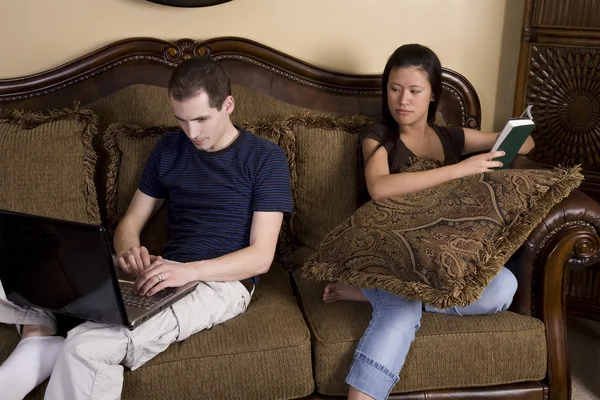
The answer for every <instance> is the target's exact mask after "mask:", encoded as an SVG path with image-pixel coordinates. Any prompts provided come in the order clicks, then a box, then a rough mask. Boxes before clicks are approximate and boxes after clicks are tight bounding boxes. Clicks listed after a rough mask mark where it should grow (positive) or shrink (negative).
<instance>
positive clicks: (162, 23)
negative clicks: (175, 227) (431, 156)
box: [0, 0, 524, 130]
mask: <svg viewBox="0 0 600 400" xmlns="http://www.w3.org/2000/svg"><path fill="white" fill-rule="evenodd" d="M523 3H524V0H233V1H232V2H230V3H226V4H222V5H219V6H214V7H208V8H196V9H185V8H173V7H165V6H160V5H156V4H153V3H149V2H147V1H145V0H51V1H50V0H1V1H0V37H2V38H3V41H2V42H3V46H2V47H3V48H2V56H0V78H12V77H17V76H23V75H28V74H33V73H36V72H41V71H44V70H46V69H49V68H53V67H56V66H58V65H60V64H62V63H65V62H67V61H69V60H71V59H73V58H75V57H79V56H81V55H84V54H86V53H88V52H90V51H92V50H95V49H97V48H98V47H101V46H104V45H106V44H109V43H111V42H113V41H116V40H119V39H123V38H128V37H136V36H149V37H156V38H161V39H167V40H174V39H180V38H183V37H189V38H193V39H196V40H203V39H208V38H214V37H218V36H241V37H246V38H249V39H253V40H256V41H259V42H261V43H264V44H266V45H268V46H271V47H274V48H276V49H278V50H281V51H283V52H285V53H288V54H290V55H293V56H295V57H298V58H300V59H303V60H306V61H308V62H310V63H313V64H316V65H318V66H322V67H327V68H331V69H335V70H340V71H345V72H354V73H378V72H381V71H382V70H383V67H384V65H385V62H386V60H387V57H388V56H389V54H390V53H391V52H392V51H393V50H394V49H395V48H396V47H398V46H399V45H401V44H403V43H410V42H418V43H421V44H424V45H427V46H429V47H431V48H432V49H433V50H434V51H435V52H436V53H437V54H438V56H439V57H440V59H441V60H442V64H443V65H444V66H446V67H448V68H451V69H454V70H455V71H458V72H459V73H461V74H463V75H464V76H466V77H467V78H468V79H469V80H470V81H471V83H472V84H473V85H474V86H475V89H476V90H477V92H478V94H479V97H480V99H481V104H482V108H483V110H482V111H483V121H482V125H483V129H484V130H490V129H492V128H495V129H500V128H501V126H502V125H503V121H504V120H505V119H506V118H507V117H509V116H510V115H511V111H512V102H513V94H514V85H515V77H516V66H517V60H518V47H519V37H520V27H521V21H522V10H523ZM34 10H35V11H34Z"/></svg>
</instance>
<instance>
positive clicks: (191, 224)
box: [0, 57, 292, 400]
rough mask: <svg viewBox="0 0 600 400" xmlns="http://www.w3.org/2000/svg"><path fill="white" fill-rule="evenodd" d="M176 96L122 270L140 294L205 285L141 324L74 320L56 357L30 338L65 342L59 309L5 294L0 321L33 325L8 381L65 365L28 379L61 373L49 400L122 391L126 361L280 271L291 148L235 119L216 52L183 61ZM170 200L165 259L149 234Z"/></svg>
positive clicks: (245, 297)
mask: <svg viewBox="0 0 600 400" xmlns="http://www.w3.org/2000/svg"><path fill="white" fill-rule="evenodd" d="M169 97H170V100H171V105H172V108H173V112H174V114H175V117H176V118H177V120H178V121H179V124H180V126H181V128H182V131H179V132H172V133H167V134H165V135H163V137H162V138H161V139H160V140H159V142H158V143H157V145H156V147H155V148H154V150H153V151H152V154H151V155H150V157H149V159H148V162H147V164H146V168H145V170H144V173H143V175H142V178H141V181H140V185H139V188H138V190H137V191H136V192H135V195H134V196H133V199H132V200H131V203H130V205H129V208H128V210H127V212H126V214H125V216H124V217H123V219H122V220H121V222H120V223H119V226H118V227H117V230H116V232H115V238H114V246H115V250H116V253H117V262H118V265H119V266H120V268H122V269H123V271H125V272H126V273H129V274H134V275H135V276H136V277H137V279H136V281H135V285H134V291H135V292H137V293H138V294H140V295H144V296H152V295H153V294H155V293H157V292H158V291H160V290H162V289H164V288H166V287H179V286H182V285H184V284H186V283H188V282H191V281H200V284H199V285H198V287H197V288H196V289H195V290H194V292H192V293H191V294H189V295H188V296H186V297H184V298H183V299H181V300H179V301H178V302H176V303H175V304H173V306H172V307H170V308H169V309H167V310H164V311H162V312H161V313H159V314H157V315H156V316H154V317H153V318H151V319H150V320H148V321H147V322H145V323H143V324H142V325H140V326H139V327H138V328H137V329H135V330H134V331H129V330H128V329H126V328H123V327H118V326H110V325H106V324H100V323H94V322H86V323H83V324H81V325H79V326H77V327H75V328H73V329H72V330H71V331H70V332H69V333H68V335H67V338H66V340H65V341H64V344H63V343H62V341H61V340H60V338H57V339H58V342H54V343H56V344H54V346H53V347H52V349H53V352H52V357H53V358H52V357H50V356H48V355H47V354H46V353H44V352H42V351H41V349H42V348H45V347H46V346H47V344H46V345H43V346H29V347H28V346H24V345H23V344H28V343H27V341H29V342H32V341H35V340H38V341H39V343H41V341H43V340H46V341H47V340H48V339H49V338H56V337H55V336H51V335H52V334H54V332H55V329H56V325H55V322H54V320H53V319H52V318H51V316H48V315H47V314H45V313H43V312H37V311H35V310H34V311H33V312H34V315H31V311H30V310H23V309H21V308H20V307H18V306H15V305H14V304H10V303H8V302H6V301H5V302H4V303H3V304H1V305H2V308H6V309H7V310H10V312H4V310H2V309H0V321H1V322H4V323H20V324H23V325H25V326H24V328H23V337H24V339H23V340H22V341H21V343H20V344H19V345H18V346H17V349H19V348H20V347H22V348H23V349H27V348H29V349H30V350H29V351H28V352H24V351H19V352H16V351H15V352H13V354H12V355H11V357H9V359H8V360H7V361H6V362H5V364H8V367H7V368H4V367H5V364H3V366H2V367H0V386H3V385H2V382H3V379H18V378H16V375H17V374H24V373H25V372H24V370H25V369H26V368H24V366H25V365H29V366H30V367H29V369H31V365H38V364H45V367H44V368H45V369H44V371H46V370H48V366H50V367H51V366H52V365H53V367H54V368H53V369H52V368H50V369H51V371H47V372H46V373H45V374H44V373H39V374H37V376H35V379H33V378H30V379H29V380H27V381H28V382H29V384H30V385H32V384H33V382H35V384H39V382H41V381H43V380H44V379H45V378H46V377H47V376H48V375H50V372H51V374H52V375H51V378H50V383H49V385H48V388H47V390H46V398H47V399H77V400H79V399H91V398H93V399H116V398H119V397H120V394H121V390H122V384H123V367H122V366H121V364H122V365H125V366H127V367H129V368H131V369H132V370H133V369H136V368H138V367H140V366H141V365H143V364H144V363H145V362H146V361H148V360H150V359H151V358H153V357H154V356H156V355H157V354H159V353H160V352H162V351H164V350H165V349H166V348H167V347H168V346H169V345H170V344H171V343H173V342H175V341H181V340H184V339H186V338H187V337H189V336H190V335H192V334H194V333H196V332H199V331H201V330H203V329H206V328H210V327H211V326H213V325H216V324H219V323H222V322H225V321H227V320H228V319H231V318H233V317H235V316H237V315H239V314H241V313H243V312H244V311H245V310H246V307H247V306H248V304H249V302H250V298H251V295H252V294H251V292H252V291H253V284H252V282H253V278H254V277H256V276H258V275H261V274H264V273H265V272H267V271H268V270H269V267H270V265H271V262H272V261H273V257H274V253H275V246H276V244H277V238H278V235H279V230H280V228H281V223H282V219H283V213H291V210H292V199H291V189H290V181H289V173H288V169H287V161H286V158H285V155H284V153H283V151H282V150H281V149H280V148H279V147H277V146H276V145H274V144H272V143H271V142H269V141H267V140H264V139H261V138H258V137H256V136H254V135H253V134H251V133H250V132H246V131H243V130H240V129H238V128H236V127H235V126H234V125H233V124H232V122H231V119H230V115H231V113H232V112H233V110H234V108H235V102H234V99H233V97H232V96H231V87H230V83H229V79H228V77H227V75H226V73H225V71H224V70H223V68H222V67H221V66H220V65H218V64H217V63H216V62H215V61H213V60H211V59H210V58H208V57H206V58H192V59H189V60H187V61H185V62H184V63H182V64H181V65H180V66H178V67H177V68H176V69H175V70H174V72H173V74H172V76H171V79H170V82H169ZM167 199H168V200H167ZM165 201H168V227H169V241H168V243H167V244H166V245H165V247H164V249H163V254H162V255H152V254H149V253H148V250H147V249H146V248H144V247H143V246H141V244H140V239H139V237H140V232H141V231H142V230H143V228H144V226H145V225H146V223H147V222H148V221H149V220H150V218H151V217H152V215H153V214H154V213H155V212H156V211H157V210H158V209H160V208H161V207H162V206H163V204H164V203H165ZM27 312H30V313H29V314H27V315H28V318H24V317H23V315H24V313H27ZM21 353H24V355H20V354H21ZM13 356H14V357H13ZM54 360H55V362H54ZM36 363H37V364H36ZM6 377H8V378H6ZM11 377H12V378H11ZM32 388H33V386H31V387H29V388H26V387H25V388H22V389H21V392H22V391H23V390H27V391H26V392H25V393H24V394H18V395H20V396H21V397H22V396H24V395H25V394H26V393H27V392H28V391H29V390H31V389H32ZM15 398H19V397H15Z"/></svg>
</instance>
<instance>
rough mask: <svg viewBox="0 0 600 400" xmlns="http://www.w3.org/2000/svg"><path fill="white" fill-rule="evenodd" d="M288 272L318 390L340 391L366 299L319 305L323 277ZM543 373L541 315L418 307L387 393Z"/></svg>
mask: <svg viewBox="0 0 600 400" xmlns="http://www.w3.org/2000/svg"><path fill="white" fill-rule="evenodd" d="M293 277H294V280H295V282H296V285H297V288H298V295H299V297H300V301H301V304H302V306H301V307H302V308H303V312H304V314H305V316H306V319H307V321H308V325H309V329H310V331H311V334H312V341H313V353H314V370H315V382H316V387H317V391H318V392H319V393H321V394H324V395H344V394H346V393H347V391H348V387H347V385H346V384H345V383H344V379H345V377H346V374H347V373H348V370H349V367H350V363H351V360H352V357H353V355H354V350H355V349H356V346H357V344H358V341H359V340H360V338H361V337H362V334H363V333H364V331H365V329H366V328H367V326H368V324H369V320H370V317H371V306H370V304H369V303H359V302H336V303H331V304H323V302H322V300H321V299H322V295H323V289H324V287H325V284H324V283H315V282H313V281H308V280H305V279H303V278H302V277H301V271H300V269H295V270H294V272H293ZM545 375H546V336H545V329H544V325H543V323H542V322H541V321H539V320H537V319H535V318H531V317H526V316H523V315H520V314H515V313H512V312H508V311H506V312H502V313H499V314H495V315H486V316H477V317H454V316H446V315H438V314H432V313H424V314H423V318H422V321H421V328H420V330H419V331H418V332H417V335H416V339H415V341H414V342H413V344H412V346H411V349H410V352H409V354H408V358H407V360H406V364H405V365H404V369H403V370H402V372H401V374H400V381H399V382H398V384H397V385H396V387H395V388H394V389H393V390H392V393H402V392H412V391H421V390H434V389H448V388H460V387H476V386H489V385H500V384H507V383H514V382H523V381H537V380H540V379H543V378H544V376H545Z"/></svg>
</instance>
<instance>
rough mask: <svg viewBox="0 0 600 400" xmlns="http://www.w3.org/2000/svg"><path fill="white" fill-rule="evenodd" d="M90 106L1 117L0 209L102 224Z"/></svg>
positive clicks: (12, 112) (17, 112)
mask: <svg viewBox="0 0 600 400" xmlns="http://www.w3.org/2000/svg"><path fill="white" fill-rule="evenodd" d="M97 123H98V122H97V118H96V116H95V115H94V114H93V113H92V112H91V111H90V110H81V109H64V110H61V111H53V112H50V113H45V114H43V113H29V112H21V111H14V110H12V111H10V110H9V111H5V112H3V114H2V116H0V170H1V171H2V173H1V174H0V187H1V188H2V190H0V209H6V210H11V211H19V212H25V213H30V214H38V215H43V216H47V217H54V218H61V219H67V220H72V221H79V222H86V223H93V224H99V223H100V213H99V209H98V199H97V197H96V189H95V186H94V168H95V163H96V153H95V152H94V150H93V148H92V138H93V136H94V135H95V134H96V132H97Z"/></svg>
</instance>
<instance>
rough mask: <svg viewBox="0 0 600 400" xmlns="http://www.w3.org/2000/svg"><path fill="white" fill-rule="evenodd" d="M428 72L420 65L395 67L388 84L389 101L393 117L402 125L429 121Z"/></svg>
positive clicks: (429, 88) (429, 89)
mask: <svg viewBox="0 0 600 400" xmlns="http://www.w3.org/2000/svg"><path fill="white" fill-rule="evenodd" d="M431 96H432V95H431V84H430V83H429V77H428V75H427V72H425V71H424V70H423V69H422V68H419V67H402V68H394V69H392V70H391V72H390V76H389V80H388V84H387V102H388V108H389V109H390V113H391V114H392V117H394V119H395V120H396V122H397V123H398V125H400V126H410V125H414V124H417V123H421V122H423V121H424V123H427V110H428V109H429V103H430V102H431Z"/></svg>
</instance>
